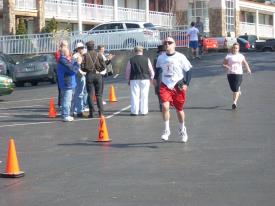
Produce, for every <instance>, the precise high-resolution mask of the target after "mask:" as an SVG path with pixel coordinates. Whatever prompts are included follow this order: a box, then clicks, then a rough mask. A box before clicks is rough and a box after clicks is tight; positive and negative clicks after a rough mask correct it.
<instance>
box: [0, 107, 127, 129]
mask: <svg viewBox="0 0 275 206" xmlns="http://www.w3.org/2000/svg"><path fill="white" fill-rule="evenodd" d="M130 107H131V105H128V106H127V107H124V108H122V109H121V110H119V111H117V112H114V113H113V114H112V115H109V116H107V117H106V119H109V118H112V117H114V116H115V115H118V114H119V113H121V112H123V111H125V110H127V109H129V108H130ZM98 119H99V118H92V119H76V120H74V121H73V122H79V121H90V120H98ZM60 121H61V120H60ZM55 122H59V121H51V122H31V123H20V124H7V125H0V128H3V127H16V126H28V125H39V124H52V123H55ZM73 122H72V123H73Z"/></svg>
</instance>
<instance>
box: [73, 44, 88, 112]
mask: <svg viewBox="0 0 275 206" xmlns="http://www.w3.org/2000/svg"><path fill="white" fill-rule="evenodd" d="M74 51H75V54H74V55H73V58H74V59H77V58H78V57H79V56H81V57H82V59H83V55H84V53H85V50H84V44H83V43H82V42H78V43H77V44H76V47H75V49H74ZM83 67H84V62H82V63H81V65H80V69H79V70H78V73H77V75H76V88H75V93H74V99H73V114H74V116H76V117H83V113H84V108H85V106H84V105H85V102H86V101H87V91H86V77H85V76H86V72H84V71H83Z"/></svg>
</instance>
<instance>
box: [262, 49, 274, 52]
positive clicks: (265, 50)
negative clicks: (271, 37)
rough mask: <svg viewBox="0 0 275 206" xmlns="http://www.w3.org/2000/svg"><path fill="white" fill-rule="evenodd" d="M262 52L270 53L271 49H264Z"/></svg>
mask: <svg viewBox="0 0 275 206" xmlns="http://www.w3.org/2000/svg"><path fill="white" fill-rule="evenodd" d="M263 51H264V52H272V49H271V48H264V49H263Z"/></svg>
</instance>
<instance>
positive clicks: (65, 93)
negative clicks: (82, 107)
mask: <svg viewBox="0 0 275 206" xmlns="http://www.w3.org/2000/svg"><path fill="white" fill-rule="evenodd" d="M61 94H62V117H63V119H64V118H65V117H68V116H70V114H71V105H72V99H73V89H61Z"/></svg>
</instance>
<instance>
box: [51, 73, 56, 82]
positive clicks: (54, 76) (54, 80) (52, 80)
mask: <svg viewBox="0 0 275 206" xmlns="http://www.w3.org/2000/svg"><path fill="white" fill-rule="evenodd" d="M50 82H51V83H52V84H55V83H56V82H57V76H56V73H55V72H53V77H52V78H51V80H50Z"/></svg>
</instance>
